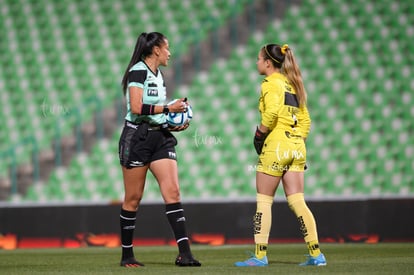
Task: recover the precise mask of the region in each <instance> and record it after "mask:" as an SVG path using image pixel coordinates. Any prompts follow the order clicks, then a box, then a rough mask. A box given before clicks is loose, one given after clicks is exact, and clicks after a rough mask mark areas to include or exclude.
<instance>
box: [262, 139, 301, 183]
mask: <svg viewBox="0 0 414 275" xmlns="http://www.w3.org/2000/svg"><path fill="white" fill-rule="evenodd" d="M305 164H306V146H305V142H304V140H303V139H302V138H301V137H292V136H289V135H288V134H285V133H283V132H277V133H271V134H270V135H269V136H268V137H267V138H266V140H265V144H264V146H263V150H262V153H261V154H260V156H259V161H258V164H257V168H256V171H257V172H262V173H265V174H268V175H271V176H282V175H283V173H285V172H286V171H296V172H303V171H305Z"/></svg>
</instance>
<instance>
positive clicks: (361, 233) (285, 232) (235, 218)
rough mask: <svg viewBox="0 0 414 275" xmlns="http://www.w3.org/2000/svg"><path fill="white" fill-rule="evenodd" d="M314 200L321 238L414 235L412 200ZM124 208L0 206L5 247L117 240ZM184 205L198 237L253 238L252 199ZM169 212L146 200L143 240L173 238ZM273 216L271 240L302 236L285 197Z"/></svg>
mask: <svg viewBox="0 0 414 275" xmlns="http://www.w3.org/2000/svg"><path fill="white" fill-rule="evenodd" d="M308 205H309V207H310V208H311V210H312V211H313V213H314V216H315V218H316V221H317V225H318V231H319V237H320V240H321V242H379V241H414V219H413V218H412V215H413V214H412V213H414V200H412V199H399V200H361V201H324V202H322V201H321V202H314V201H312V202H308ZM119 209H120V205H119V204H114V205H95V206H93V205H91V206H42V207H3V208H0V249H2V248H5V249H7V248H9V249H10V248H18V247H22V248H24V247H47V246H57V247H59V246H65V247H70V246H71V247H77V246H87V245H103V246H118V245H119V236H118V232H119ZM184 209H185V215H186V219H187V225H188V233H189V235H190V237H191V238H192V241H193V242H194V243H206V244H226V243H233V244H235V243H252V241H253V239H252V217H253V214H254V211H255V203H253V202H249V203H241V202H237V203H187V204H184ZM164 212H165V211H164V205H162V204H144V205H142V206H141V208H140V210H139V211H138V215H137V223H136V230H135V237H136V239H137V242H138V243H141V244H148V245H151V244H168V243H173V236H172V232H171V230H170V228H169V225H168V223H167V219H166V217H165V213H164ZM273 215H274V216H273V222H272V231H271V235H270V241H271V242H301V241H302V237H301V235H300V233H299V227H298V224H297V221H296V219H295V217H294V215H293V213H292V212H291V211H290V209H289V208H288V206H287V204H286V203H285V202H275V203H274V205H273ZM5 240H8V241H7V242H6V241H5ZM52 240H54V241H52ZM10 241H11V242H12V243H14V245H13V244H12V243H10Z"/></svg>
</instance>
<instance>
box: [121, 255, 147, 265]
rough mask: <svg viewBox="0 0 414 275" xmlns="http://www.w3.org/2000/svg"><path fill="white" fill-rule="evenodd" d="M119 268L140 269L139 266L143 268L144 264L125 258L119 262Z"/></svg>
mask: <svg viewBox="0 0 414 275" xmlns="http://www.w3.org/2000/svg"><path fill="white" fill-rule="evenodd" d="M121 266H123V267H140V266H144V264H143V263H140V262H138V261H137V260H135V258H134V257H131V258H127V259H122V260H121Z"/></svg>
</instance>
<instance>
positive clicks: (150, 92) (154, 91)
mask: <svg viewBox="0 0 414 275" xmlns="http://www.w3.org/2000/svg"><path fill="white" fill-rule="evenodd" d="M147 96H158V90H157V89H148V91H147Z"/></svg>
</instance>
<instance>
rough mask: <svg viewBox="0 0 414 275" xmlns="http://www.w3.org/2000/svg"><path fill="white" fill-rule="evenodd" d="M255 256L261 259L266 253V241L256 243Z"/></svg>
mask: <svg viewBox="0 0 414 275" xmlns="http://www.w3.org/2000/svg"><path fill="white" fill-rule="evenodd" d="M254 254H255V256H256V258H258V259H262V258H263V257H264V256H266V254H267V244H266V243H257V244H256V250H255V253H254Z"/></svg>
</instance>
